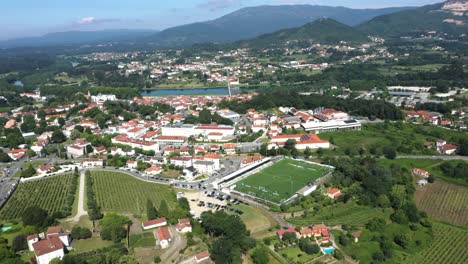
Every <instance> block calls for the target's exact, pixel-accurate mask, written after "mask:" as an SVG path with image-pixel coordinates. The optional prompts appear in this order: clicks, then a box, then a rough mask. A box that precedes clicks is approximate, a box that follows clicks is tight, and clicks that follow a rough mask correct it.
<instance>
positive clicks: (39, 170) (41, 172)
mask: <svg viewBox="0 0 468 264" xmlns="http://www.w3.org/2000/svg"><path fill="white" fill-rule="evenodd" d="M53 168H54V165H52V164H46V165H42V166H39V168H37V170H36V172H37V174H38V175H44V174H47V173H48V172H49V171H51V170H52V169H53Z"/></svg>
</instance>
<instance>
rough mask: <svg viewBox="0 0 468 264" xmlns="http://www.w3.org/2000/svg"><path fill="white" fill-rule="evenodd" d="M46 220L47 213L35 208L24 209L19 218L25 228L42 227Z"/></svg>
mask: <svg viewBox="0 0 468 264" xmlns="http://www.w3.org/2000/svg"><path fill="white" fill-rule="evenodd" d="M47 218H48V214H47V211H46V210H44V209H42V208H39V207H35V206H31V207H28V208H26V210H25V211H24V213H23V215H22V216H21V220H22V221H23V225H25V226H27V225H31V226H39V227H43V226H45V224H46V223H47V222H46V221H47Z"/></svg>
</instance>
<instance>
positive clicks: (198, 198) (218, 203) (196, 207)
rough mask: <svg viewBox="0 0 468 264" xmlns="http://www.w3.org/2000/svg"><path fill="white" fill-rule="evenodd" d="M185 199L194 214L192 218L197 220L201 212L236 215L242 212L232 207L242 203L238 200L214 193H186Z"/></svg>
mask: <svg viewBox="0 0 468 264" xmlns="http://www.w3.org/2000/svg"><path fill="white" fill-rule="evenodd" d="M185 197H186V198H187V199H188V201H189V203H190V209H191V210H192V211H193V212H194V217H195V218H199V217H200V215H201V214H202V213H203V212H207V211H219V210H221V211H228V212H232V213H235V214H238V215H242V214H243V213H244V212H242V211H241V210H238V209H235V208H233V207H232V206H233V205H237V204H240V203H243V202H242V201H240V200H237V199H235V198H232V197H230V196H229V195H226V194H222V193H219V192H216V191H200V192H186V193H185Z"/></svg>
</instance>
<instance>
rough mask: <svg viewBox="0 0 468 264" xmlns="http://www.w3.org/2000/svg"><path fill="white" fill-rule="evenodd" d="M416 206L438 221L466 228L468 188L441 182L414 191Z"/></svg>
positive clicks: (467, 220) (467, 219)
mask: <svg viewBox="0 0 468 264" xmlns="http://www.w3.org/2000/svg"><path fill="white" fill-rule="evenodd" d="M416 205H417V206H418V207H419V209H421V210H423V211H425V212H427V214H428V215H429V216H430V217H431V218H433V219H435V220H439V221H443V222H447V223H450V224H453V225H458V226H464V227H468V188H466V187H463V186H459V185H456V184H452V183H447V182H444V181H442V180H437V181H435V182H434V183H433V184H428V185H426V186H425V187H418V188H417V189H416Z"/></svg>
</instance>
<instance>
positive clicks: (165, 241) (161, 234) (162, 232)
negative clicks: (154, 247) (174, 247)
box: [154, 226, 172, 249]
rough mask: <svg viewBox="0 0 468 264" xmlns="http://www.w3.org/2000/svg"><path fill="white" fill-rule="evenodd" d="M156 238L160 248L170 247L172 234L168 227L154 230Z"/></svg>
mask: <svg viewBox="0 0 468 264" xmlns="http://www.w3.org/2000/svg"><path fill="white" fill-rule="evenodd" d="M154 234H155V237H156V238H157V240H158V242H159V246H160V247H161V248H162V249H164V248H167V247H169V243H170V242H171V240H172V236H171V232H170V231H169V228H168V227H167V226H160V227H158V228H156V230H154Z"/></svg>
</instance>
